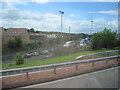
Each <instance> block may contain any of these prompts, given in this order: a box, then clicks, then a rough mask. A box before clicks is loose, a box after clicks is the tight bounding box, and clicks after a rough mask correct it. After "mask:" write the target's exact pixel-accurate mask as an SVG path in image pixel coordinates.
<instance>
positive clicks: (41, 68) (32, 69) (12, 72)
mask: <svg viewBox="0 0 120 90" xmlns="http://www.w3.org/2000/svg"><path fill="white" fill-rule="evenodd" d="M119 58H120V55H116V56H109V57H105V58H98V59H92V60H84V61H74V62H68V63H60V64H51V65H44V66H34V67H26V68H18V69H9V70H1V71H0V73H1V76H10V75H17V74H25V73H26V77H27V78H29V76H28V75H29V73H31V72H37V71H45V70H53V73H54V74H56V69H59V68H64V67H70V66H75V68H76V70H78V65H81V64H89V63H91V64H92V66H93V67H94V64H95V63H96V62H101V61H106V64H107V63H108V61H109V60H114V59H115V60H118V59H119Z"/></svg>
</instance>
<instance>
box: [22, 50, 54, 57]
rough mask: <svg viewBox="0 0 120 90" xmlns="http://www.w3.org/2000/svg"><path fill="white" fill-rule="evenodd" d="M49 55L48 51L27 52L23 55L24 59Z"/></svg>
mask: <svg viewBox="0 0 120 90" xmlns="http://www.w3.org/2000/svg"><path fill="white" fill-rule="evenodd" d="M52 51H54V49H50V52H52ZM48 53H49V50H43V51H36V52H29V53H26V54H25V55H24V58H29V57H31V56H39V55H46V54H48Z"/></svg>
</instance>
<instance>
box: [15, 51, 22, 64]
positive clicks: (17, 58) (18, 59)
mask: <svg viewBox="0 0 120 90" xmlns="http://www.w3.org/2000/svg"><path fill="white" fill-rule="evenodd" d="M14 60H15V63H16V65H21V64H24V57H23V56H22V55H21V54H20V53H16V56H15V57H14Z"/></svg>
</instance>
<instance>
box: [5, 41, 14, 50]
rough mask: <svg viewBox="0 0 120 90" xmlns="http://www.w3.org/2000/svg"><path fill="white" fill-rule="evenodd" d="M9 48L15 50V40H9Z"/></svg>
mask: <svg viewBox="0 0 120 90" xmlns="http://www.w3.org/2000/svg"><path fill="white" fill-rule="evenodd" d="M7 47H8V48H11V49H12V48H15V43H14V41H13V40H8V42H7Z"/></svg>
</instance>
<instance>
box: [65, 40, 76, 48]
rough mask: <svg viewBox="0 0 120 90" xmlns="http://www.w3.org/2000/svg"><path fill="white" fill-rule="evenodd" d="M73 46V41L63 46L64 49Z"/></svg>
mask: <svg viewBox="0 0 120 90" xmlns="http://www.w3.org/2000/svg"><path fill="white" fill-rule="evenodd" d="M73 45H75V42H74V41H68V42H66V44H64V47H70V46H73Z"/></svg>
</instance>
